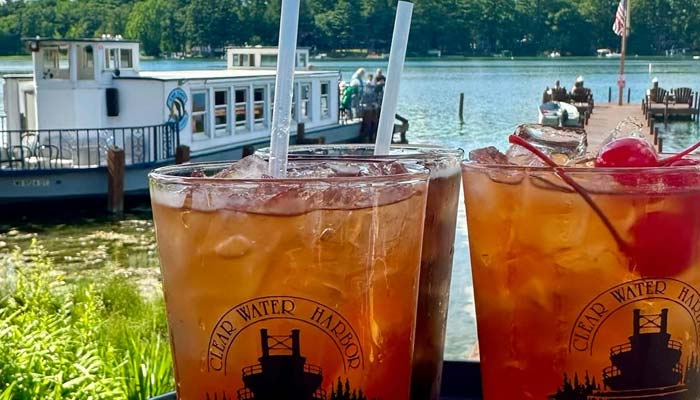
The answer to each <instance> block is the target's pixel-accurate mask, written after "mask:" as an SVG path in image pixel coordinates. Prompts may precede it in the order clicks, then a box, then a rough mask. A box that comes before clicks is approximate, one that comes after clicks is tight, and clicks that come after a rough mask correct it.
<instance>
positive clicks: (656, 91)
mask: <svg viewBox="0 0 700 400" xmlns="http://www.w3.org/2000/svg"><path fill="white" fill-rule="evenodd" d="M667 95H668V91H667V90H666V89H664V88H661V87H656V88H652V89H649V91H648V92H647V96H646V100H647V104H651V103H664V102H665V101H666V96H667Z"/></svg>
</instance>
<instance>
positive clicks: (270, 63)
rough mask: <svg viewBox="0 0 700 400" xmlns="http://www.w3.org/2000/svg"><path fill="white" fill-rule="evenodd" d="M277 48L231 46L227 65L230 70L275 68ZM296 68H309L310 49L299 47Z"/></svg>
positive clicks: (228, 50) (227, 52)
mask: <svg viewBox="0 0 700 400" xmlns="http://www.w3.org/2000/svg"><path fill="white" fill-rule="evenodd" d="M277 53H278V51H277V47H263V46H243V47H237V46H231V47H227V48H226V65H227V67H228V68H229V69H237V68H273V69H274V68H275V67H276V66H277ZM295 67H296V68H297V69H302V70H303V69H308V68H309V49H308V48H306V47H299V48H297V51H296V60H295Z"/></svg>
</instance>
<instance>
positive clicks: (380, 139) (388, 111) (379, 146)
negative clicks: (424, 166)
mask: <svg viewBox="0 0 700 400" xmlns="http://www.w3.org/2000/svg"><path fill="white" fill-rule="evenodd" d="M412 14H413V3H410V2H408V1H399V5H398V7H397V8H396V20H395V21H394V35H393V36H392V38H391V51H390V53H389V67H388V68H387V71H386V83H385V86H384V98H383V99H382V110H381V114H380V116H379V127H378V128H377V141H376V143H375V145H374V154H375V155H385V154H389V147H390V146H391V138H392V136H394V116H395V115H396V105H397V103H398V101H399V85H400V84H401V72H402V71H403V64H404V61H405V60H406V47H407V46H408V34H409V32H410V31H411V15H412Z"/></svg>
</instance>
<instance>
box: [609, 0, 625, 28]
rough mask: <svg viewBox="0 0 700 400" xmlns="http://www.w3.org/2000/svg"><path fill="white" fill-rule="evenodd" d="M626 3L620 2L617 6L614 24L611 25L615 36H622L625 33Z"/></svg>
mask: <svg viewBox="0 0 700 400" xmlns="http://www.w3.org/2000/svg"><path fill="white" fill-rule="evenodd" d="M627 1H628V0H620V5H618V6H617V13H615V23H613V28H612V29H613V32H615V34H616V35H617V36H622V35H623V34H624V33H625V25H626V24H627Z"/></svg>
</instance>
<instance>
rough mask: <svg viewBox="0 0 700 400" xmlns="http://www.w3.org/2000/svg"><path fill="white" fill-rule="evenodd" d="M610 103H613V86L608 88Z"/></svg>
mask: <svg viewBox="0 0 700 400" xmlns="http://www.w3.org/2000/svg"><path fill="white" fill-rule="evenodd" d="M608 103H612V86H608Z"/></svg>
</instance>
